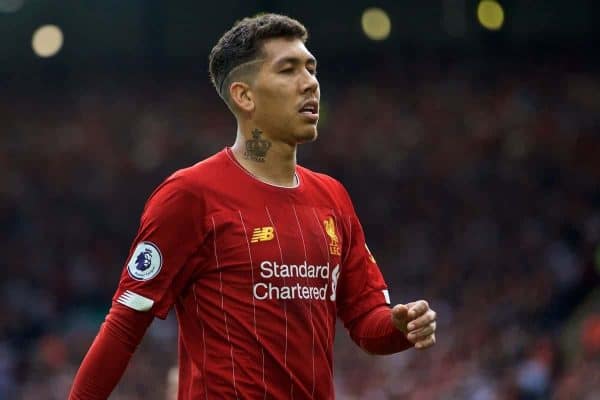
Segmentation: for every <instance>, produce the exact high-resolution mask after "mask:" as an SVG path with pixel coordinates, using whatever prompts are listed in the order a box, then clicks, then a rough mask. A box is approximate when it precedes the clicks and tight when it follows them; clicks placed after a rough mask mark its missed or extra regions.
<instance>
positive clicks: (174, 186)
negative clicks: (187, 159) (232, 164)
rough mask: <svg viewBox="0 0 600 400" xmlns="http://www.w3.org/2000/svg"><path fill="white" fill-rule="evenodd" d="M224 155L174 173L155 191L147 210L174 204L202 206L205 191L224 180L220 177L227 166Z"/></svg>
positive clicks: (211, 157) (209, 158)
mask: <svg viewBox="0 0 600 400" xmlns="http://www.w3.org/2000/svg"><path fill="white" fill-rule="evenodd" d="M223 153H224V152H219V153H216V154H214V155H212V156H210V157H208V158H206V159H204V160H202V161H199V162H197V163H196V164H194V165H191V166H189V167H186V168H182V169H179V170H177V171H175V172H173V173H172V174H171V175H169V176H168V177H167V178H166V179H165V180H164V181H162V182H161V183H160V184H159V185H158V186H157V187H156V188H155V189H154V191H153V192H152V194H151V195H150V197H149V198H148V202H147V204H146V208H149V207H154V208H156V207H161V206H164V205H166V204H174V203H175V204H181V205H182V206H188V205H190V204H194V205H195V206H198V205H201V204H202V198H203V193H204V191H205V190H207V189H208V188H210V187H211V185H213V184H214V182H219V181H221V180H222V177H221V176H220V175H221V174H223V173H224V170H225V169H226V168H225V166H226V164H227V163H226V161H225V160H224V159H223V157H226V156H225V155H224V154H223Z"/></svg>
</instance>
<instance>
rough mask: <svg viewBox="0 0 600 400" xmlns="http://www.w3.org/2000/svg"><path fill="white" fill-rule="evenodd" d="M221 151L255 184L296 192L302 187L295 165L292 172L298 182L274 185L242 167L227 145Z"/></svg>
mask: <svg viewBox="0 0 600 400" xmlns="http://www.w3.org/2000/svg"><path fill="white" fill-rule="evenodd" d="M223 152H224V153H225V155H226V156H227V158H228V159H229V161H231V163H233V165H235V166H236V167H237V168H238V170H240V171H241V172H242V173H243V174H244V175H246V176H247V177H248V178H250V180H251V181H252V182H254V183H256V184H259V185H261V186H264V187H266V188H269V189H272V190H276V191H286V192H297V191H300V190H301V189H303V188H304V182H303V179H302V177H301V174H300V171H299V168H298V166H297V165H296V171H295V172H294V174H295V175H296V179H297V180H298V183H297V184H296V185H294V186H280V185H275V184H273V183H269V182H265V181H263V180H261V179H260V178H259V177H257V176H256V175H254V174H252V173H251V172H250V171H248V170H247V169H246V168H244V166H243V165H242V164H240V163H239V161H238V160H237V159H236V158H235V156H234V155H233V151H232V150H231V147H229V146H227V147H225V148H224V149H223Z"/></svg>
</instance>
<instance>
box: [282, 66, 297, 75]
mask: <svg viewBox="0 0 600 400" xmlns="http://www.w3.org/2000/svg"><path fill="white" fill-rule="evenodd" d="M279 72H280V73H282V74H291V73H292V72H294V68H293V67H288V68H284V69H282V70H281V71H279Z"/></svg>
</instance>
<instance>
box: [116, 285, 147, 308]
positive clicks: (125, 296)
mask: <svg viewBox="0 0 600 400" xmlns="http://www.w3.org/2000/svg"><path fill="white" fill-rule="evenodd" d="M117 303H120V304H123V305H124V306H127V307H129V308H131V309H134V310H136V311H150V309H151V308H152V305H153V304H154V300H152V299H149V298H147V297H144V296H142V295H139V294H137V293H134V292H132V291H131V290H126V291H125V292H123V293H122V294H121V295H120V296H119V298H118V299H117Z"/></svg>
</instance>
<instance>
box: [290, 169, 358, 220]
mask: <svg viewBox="0 0 600 400" xmlns="http://www.w3.org/2000/svg"><path fill="white" fill-rule="evenodd" d="M298 169H299V172H300V175H301V179H304V181H305V182H304V183H305V184H306V185H307V186H309V187H312V188H315V189H316V190H318V191H325V192H327V193H329V194H330V195H332V196H334V197H335V199H336V200H337V201H336V202H337V203H338V204H339V205H340V206H341V207H342V209H344V211H348V212H349V211H351V210H352V209H353V206H352V200H351V199H350V195H349V194H348V191H347V190H346V188H345V187H344V185H343V184H342V183H341V182H340V181H338V180H337V179H335V178H333V177H332V176H330V175H327V174H324V173H321V172H315V171H312V170H310V169H308V168H306V167H302V166H298Z"/></svg>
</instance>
